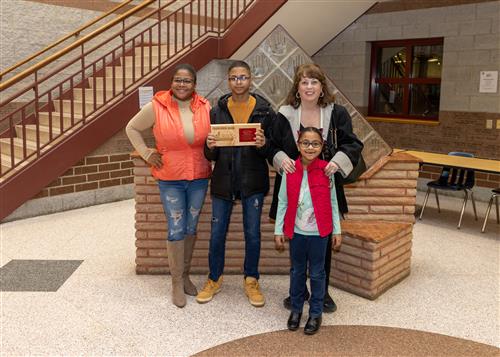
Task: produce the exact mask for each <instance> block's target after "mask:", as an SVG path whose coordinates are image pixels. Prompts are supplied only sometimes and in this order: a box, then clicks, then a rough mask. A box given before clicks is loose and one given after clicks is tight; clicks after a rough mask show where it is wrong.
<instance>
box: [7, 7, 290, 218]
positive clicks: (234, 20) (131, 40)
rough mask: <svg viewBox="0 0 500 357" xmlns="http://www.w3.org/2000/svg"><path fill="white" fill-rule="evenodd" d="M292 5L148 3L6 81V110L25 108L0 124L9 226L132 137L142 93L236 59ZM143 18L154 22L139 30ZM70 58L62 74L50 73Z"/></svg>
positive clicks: (147, 22) (63, 67)
mask: <svg viewBox="0 0 500 357" xmlns="http://www.w3.org/2000/svg"><path fill="white" fill-rule="evenodd" d="M285 2H286V1H285V0H275V1H268V0H191V1H170V2H167V3H166V4H165V1H160V0H145V1H143V2H142V3H141V4H140V5H138V6H136V7H135V8H134V9H132V10H129V11H128V12H126V13H125V14H123V15H121V16H118V17H116V18H115V19H114V20H112V21H110V22H109V23H108V24H106V25H104V26H103V27H101V28H99V29H98V30H96V31H94V32H92V33H91V34H89V35H87V36H85V37H83V38H81V39H80V40H78V41H76V42H74V43H73V44H72V45H70V46H68V47H66V48H65V49H63V50H61V51H59V52H57V53H56V54H54V55H52V56H51V58H49V59H45V60H42V61H41V62H39V63H38V64H36V65H34V66H32V67H31V68H29V69H28V70H25V71H23V72H21V73H20V74H18V75H16V76H14V77H12V78H9V79H8V80H5V81H3V82H1V83H0V91H2V92H3V93H2V98H5V96H6V95H5V93H7V95H9V98H8V99H6V100H3V101H2V103H1V104H0V107H1V108H5V107H8V106H9V104H12V103H15V102H20V101H22V102H24V104H23V105H22V106H21V107H19V108H17V109H15V110H13V111H11V112H9V113H8V114H7V115H5V116H3V117H2V118H0V130H1V131H0V133H1V134H0V155H1V165H0V197H1V204H0V219H3V218H5V217H6V216H7V215H8V214H10V213H11V212H12V211H13V210H14V209H16V208H17V207H18V206H20V205H21V204H22V203H24V202H25V201H26V200H28V199H30V198H31V197H32V196H33V195H35V194H37V193H38V192H39V191H40V190H41V189H43V188H44V187H45V186H46V185H48V184H49V183H50V182H51V181H53V180H54V179H55V178H57V177H59V176H60V175H61V174H62V173H64V172H65V171H66V170H67V169H68V168H69V167H71V166H72V165H73V164H74V163H75V162H77V161H78V160H80V159H81V158H82V157H83V156H85V155H86V154H87V153H89V152H91V151H92V150H94V149H95V148H97V147H99V146H100V145H101V144H102V143H104V142H105V141H106V140H107V139H109V138H110V137H111V136H113V135H114V134H115V133H116V132H118V131H119V130H120V129H123V127H124V126H125V125H126V123H127V122H128V120H129V119H130V118H131V117H132V116H133V114H135V113H136V112H137V109H138V88H139V87H140V86H144V85H148V86H153V87H154V89H155V91H156V90H160V89H166V88H167V86H168V83H170V79H171V76H172V74H173V73H172V68H173V67H174V66H175V65H176V64H178V63H182V62H188V63H191V64H193V65H194V66H195V67H196V68H201V67H203V66H204V65H205V64H207V63H208V62H209V61H210V60H212V59H214V58H227V57H229V56H230V55H231V54H232V53H234V52H235V51H236V49H237V48H238V47H239V46H240V45H241V44H242V43H243V42H244V41H246V39H247V38H248V37H250V36H251V34H252V33H253V32H254V31H255V30H256V29H257V28H258V27H260V26H261V25H262V24H263V23H264V22H265V21H266V20H267V19H268V18H269V17H270V16H272V14H273V13H274V12H275V11H277V10H278V9H279V7H280V6H282V5H283V4H284V3H285ZM162 4H163V5H162ZM151 6H153V7H151ZM139 11H142V12H144V11H146V12H147V13H146V15H144V16H142V17H141V18H139V19H138V20H136V21H135V22H133V23H131V24H130V20H131V16H133V15H135V14H137V13H138V12H139ZM126 20H127V24H126ZM117 28H119V30H117ZM97 38H99V44H98V45H95V43H96V39H97ZM91 41H92V42H91ZM90 43H92V46H93V47H90V46H91V45H90ZM75 50H77V51H79V55H77V56H75V55H74V53H75ZM61 58H63V59H64V60H65V63H64V64H63V65H62V66H60V67H58V68H57V69H56V70H50V71H49V70H48V69H47V68H49V66H50V65H51V64H52V67H53V61H55V60H59V61H60V60H61ZM49 60H51V61H49ZM75 68H76V69H75ZM67 73H69V74H67ZM63 74H64V75H63ZM26 79H28V83H29V84H28V85H27V86H26V87H25V88H24V89H22V90H18V91H16V92H15V93H13V94H11V93H9V91H10V92H12V88H13V86H14V85H17V86H18V85H19V83H20V82H21V81H25V82H26ZM26 98H27V99H26Z"/></svg>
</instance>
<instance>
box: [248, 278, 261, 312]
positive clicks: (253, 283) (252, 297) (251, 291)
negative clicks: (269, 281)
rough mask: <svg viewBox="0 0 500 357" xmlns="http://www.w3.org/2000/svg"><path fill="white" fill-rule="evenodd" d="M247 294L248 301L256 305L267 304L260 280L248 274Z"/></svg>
mask: <svg viewBox="0 0 500 357" xmlns="http://www.w3.org/2000/svg"><path fill="white" fill-rule="evenodd" d="M244 285H245V294H247V297H248V301H250V304H252V305H253V306H255V307H261V306H264V304H265V299H264V295H262V293H261V291H260V288H259V282H258V281H257V279H255V278H253V277H251V276H247V277H246V278H245V283H244Z"/></svg>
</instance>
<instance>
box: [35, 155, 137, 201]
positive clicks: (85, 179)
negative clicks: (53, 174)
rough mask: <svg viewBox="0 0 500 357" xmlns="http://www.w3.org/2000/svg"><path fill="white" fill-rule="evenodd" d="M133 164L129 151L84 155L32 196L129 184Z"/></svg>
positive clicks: (39, 196) (55, 194) (46, 195)
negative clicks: (124, 152)
mask: <svg viewBox="0 0 500 357" xmlns="http://www.w3.org/2000/svg"><path fill="white" fill-rule="evenodd" d="M133 165H134V164H133V163H132V161H131V159H130V154H129V153H126V154H112V155H100V156H86V157H85V158H83V159H82V160H80V161H79V162H78V163H77V164H76V165H74V166H73V167H71V168H70V169H68V171H66V172H65V173H64V174H63V175H62V176H60V177H58V178H57V179H55V180H54V181H53V182H52V183H51V184H50V185H48V186H47V187H45V188H44V189H43V190H42V191H40V193H38V194H37V195H36V196H35V197H33V198H41V197H48V196H57V195H62V194H66V193H73V192H81V191H90V190H96V189H99V188H104V187H110V186H118V185H125V184H131V183H133V182H134V177H133V170H132V167H133Z"/></svg>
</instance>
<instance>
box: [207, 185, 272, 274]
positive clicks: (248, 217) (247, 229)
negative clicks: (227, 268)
mask: <svg viewBox="0 0 500 357" xmlns="http://www.w3.org/2000/svg"><path fill="white" fill-rule="evenodd" d="M263 202H264V194H263V193H257V194H255V195H251V196H249V197H245V198H242V199H241V205H242V206H243V230H244V234H245V262H244V265H243V269H244V274H245V277H247V276H251V277H254V278H256V279H258V278H259V258H260V216H261V213H262V205H263ZM232 210H233V202H232V201H227V200H223V199H220V198H217V197H215V196H212V225H211V227H212V231H211V234H210V247H209V253H208V265H209V267H210V274H209V275H208V277H209V278H210V279H212V280H213V281H217V280H218V279H219V277H220V276H221V275H222V273H223V272H224V261H225V254H226V235H227V229H228V227H229V221H230V217H231V212H232Z"/></svg>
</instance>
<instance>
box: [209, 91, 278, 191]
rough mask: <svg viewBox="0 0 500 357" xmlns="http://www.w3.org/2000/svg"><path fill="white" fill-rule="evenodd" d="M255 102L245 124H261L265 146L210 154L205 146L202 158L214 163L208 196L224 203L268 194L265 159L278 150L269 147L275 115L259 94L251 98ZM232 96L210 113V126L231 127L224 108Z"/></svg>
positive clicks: (246, 147) (229, 148)
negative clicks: (258, 194)
mask: <svg viewBox="0 0 500 357" xmlns="http://www.w3.org/2000/svg"><path fill="white" fill-rule="evenodd" d="M251 95H252V96H253V97H255V99H256V104H255V108H254V110H253V112H252V114H251V115H250V118H249V120H248V123H261V127H262V129H264V135H266V144H265V145H264V146H263V147H262V148H257V147H255V146H239V147H237V146H235V147H216V148H214V149H212V150H210V149H209V148H208V146H207V145H206V144H205V157H206V158H207V159H208V160H210V161H215V167H214V170H213V173H212V178H211V182H210V191H211V194H212V195H214V196H216V197H218V198H221V199H225V200H235V199H239V198H241V197H248V196H251V195H253V194H256V193H263V194H266V193H267V192H268V191H269V167H268V165H267V161H266V160H267V159H269V158H271V159H272V157H273V156H274V154H275V153H276V152H277V150H275V149H273V147H272V144H271V138H270V132H271V126H272V122H273V120H274V118H275V117H276V114H275V113H274V111H273V109H272V108H271V105H270V104H269V102H268V101H267V100H265V99H264V98H263V97H261V96H260V95H258V94H253V93H252V94H251ZM230 96H231V94H226V95H224V96H223V97H221V98H220V99H219V101H218V103H217V105H216V106H215V107H214V108H212V110H211V111H210V123H211V124H234V120H233V118H232V116H231V113H230V112H229V109H228V107H227V101H228V99H229V97H230Z"/></svg>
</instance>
